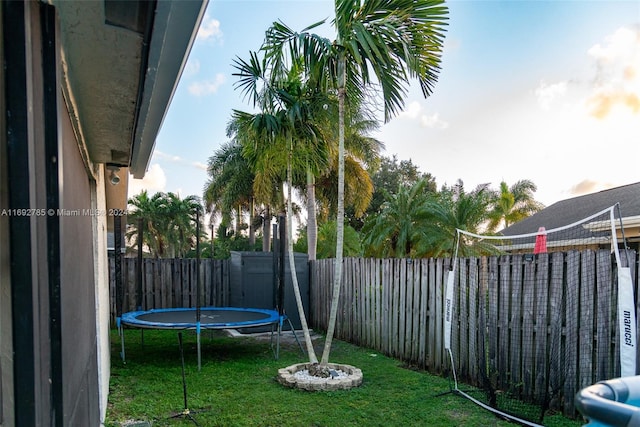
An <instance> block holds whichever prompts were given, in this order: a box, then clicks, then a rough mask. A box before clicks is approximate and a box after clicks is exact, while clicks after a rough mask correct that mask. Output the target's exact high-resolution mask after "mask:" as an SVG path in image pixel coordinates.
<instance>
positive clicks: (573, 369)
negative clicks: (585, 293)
mask: <svg viewBox="0 0 640 427" xmlns="http://www.w3.org/2000/svg"><path fill="white" fill-rule="evenodd" d="M579 296H580V253H579V252H577V251H570V252H569V253H568V254H567V287H566V309H565V336H566V346H565V352H564V354H565V362H564V375H565V380H564V395H565V396H575V394H576V392H577V391H578V389H577V379H578V378H577V375H578V372H577V359H578V345H579V340H578V326H579V324H580V318H579V316H578V313H579V311H578V310H579V305H578V299H579ZM564 413H565V414H574V413H575V405H574V404H573V399H564Z"/></svg>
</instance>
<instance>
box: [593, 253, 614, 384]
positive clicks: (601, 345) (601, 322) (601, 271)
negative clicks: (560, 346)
mask: <svg viewBox="0 0 640 427" xmlns="http://www.w3.org/2000/svg"><path fill="white" fill-rule="evenodd" d="M596 257H597V260H596V266H597V271H596V289H597V293H596V295H597V296H596V305H597V308H596V309H597V319H598V321H597V322H596V323H595V326H596V330H597V332H596V334H597V341H596V342H597V347H596V369H595V374H596V376H595V381H603V380H607V379H609V378H613V376H614V373H613V371H612V364H611V359H612V358H613V357H614V355H613V354H612V353H611V329H612V328H613V327H615V325H613V322H611V311H612V310H613V309H614V307H615V304H614V302H613V301H612V299H611V298H612V296H613V292H612V291H613V290H612V287H613V281H612V277H611V271H612V270H611V253H610V252H609V251H598V252H597V254H596Z"/></svg>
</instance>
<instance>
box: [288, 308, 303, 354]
mask: <svg viewBox="0 0 640 427" xmlns="http://www.w3.org/2000/svg"><path fill="white" fill-rule="evenodd" d="M287 322H289V327H290V328H291V333H292V334H293V337H294V338H295V339H296V342H297V343H298V347H299V348H300V352H301V353H302V354H304V349H303V348H302V344H301V343H300V340H299V339H298V335H297V334H296V330H295V329H294V328H293V323H291V319H289V318H288V317H287Z"/></svg>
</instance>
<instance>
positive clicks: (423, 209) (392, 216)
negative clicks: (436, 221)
mask: <svg viewBox="0 0 640 427" xmlns="http://www.w3.org/2000/svg"><path fill="white" fill-rule="evenodd" d="M428 184H429V182H428V181H427V180H426V179H422V180H420V181H418V182H417V183H416V184H414V185H413V186H411V187H409V186H402V185H401V186H400V187H399V188H398V191H397V192H396V193H395V194H391V195H389V194H387V201H386V202H384V203H383V204H382V206H381V209H380V212H379V213H378V214H377V215H376V216H370V217H369V218H368V219H367V221H366V222H365V224H364V227H363V228H362V232H363V234H364V237H363V240H364V244H365V246H367V254H369V255H372V256H377V257H380V258H387V257H396V258H405V257H413V256H415V255H416V250H415V245H416V243H417V239H418V238H419V237H420V231H421V230H423V229H424V228H425V227H426V226H427V224H426V219H427V213H428V211H427V202H428V196H427V193H426V192H425V189H426V188H427V186H428Z"/></svg>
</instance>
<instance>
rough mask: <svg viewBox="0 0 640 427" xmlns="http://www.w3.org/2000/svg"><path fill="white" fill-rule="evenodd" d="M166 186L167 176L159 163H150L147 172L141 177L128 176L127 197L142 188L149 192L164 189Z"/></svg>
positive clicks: (137, 192) (152, 192)
mask: <svg viewBox="0 0 640 427" xmlns="http://www.w3.org/2000/svg"><path fill="white" fill-rule="evenodd" d="M166 186H167V177H166V175H165V174H164V171H163V170H162V168H161V167H160V165H159V164H157V163H154V164H152V165H151V167H150V168H149V170H148V171H147V173H146V174H145V175H144V178H142V179H134V178H133V175H130V176H129V188H128V193H129V195H128V197H132V196H135V195H136V194H139V193H140V192H141V191H142V190H147V192H148V193H149V194H150V195H151V194H155V193H157V192H160V191H165V188H166Z"/></svg>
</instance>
